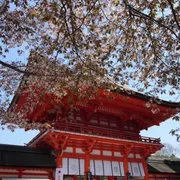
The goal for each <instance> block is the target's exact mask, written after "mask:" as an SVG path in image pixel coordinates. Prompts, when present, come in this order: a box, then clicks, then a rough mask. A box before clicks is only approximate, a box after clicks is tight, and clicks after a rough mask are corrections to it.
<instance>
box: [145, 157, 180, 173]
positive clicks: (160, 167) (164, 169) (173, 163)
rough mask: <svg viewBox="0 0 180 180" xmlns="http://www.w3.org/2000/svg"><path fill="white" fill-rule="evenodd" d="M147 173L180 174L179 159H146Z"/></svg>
mask: <svg viewBox="0 0 180 180" xmlns="http://www.w3.org/2000/svg"><path fill="white" fill-rule="evenodd" d="M147 163H148V171H149V173H178V174H180V160H170V159H168V160H166V159H160V158H153V159H148V161H147Z"/></svg>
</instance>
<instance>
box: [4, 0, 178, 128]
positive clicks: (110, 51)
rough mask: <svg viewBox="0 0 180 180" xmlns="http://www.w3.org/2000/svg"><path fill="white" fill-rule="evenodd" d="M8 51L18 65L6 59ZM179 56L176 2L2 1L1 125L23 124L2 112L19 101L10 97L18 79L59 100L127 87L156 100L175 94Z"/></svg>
mask: <svg viewBox="0 0 180 180" xmlns="http://www.w3.org/2000/svg"><path fill="white" fill-rule="evenodd" d="M11 49H15V50H16V52H17V54H18V55H19V58H18V60H16V59H14V57H13V56H12V57H11V58H9V59H8V58H7V57H8V53H9V52H10V51H11ZM24 52H28V53H29V57H28V58H26V59H24V58H22V55H23V53H24ZM179 55H180V1H179V0H33V1H27V0H3V1H1V2H0V91H1V93H0V119H1V122H2V124H4V123H6V122H7V119H8V122H18V124H21V121H22V119H21V118H20V117H18V116H17V115H12V114H11V113H12V112H11V113H10V112H8V111H7V108H8V107H9V104H10V102H11V99H12V96H13V94H15V93H16V94H17V93H21V92H20V91H21V90H20V89H19V91H16V89H17V87H18V86H19V83H20V82H21V81H22V78H23V80H24V81H25V82H26V84H24V86H25V85H27V86H28V84H31V87H33V84H34V85H36V86H37V88H39V89H41V88H42V87H43V89H44V90H45V91H46V92H51V93H55V94H57V95H58V96H63V94H64V89H66V88H67V89H69V90H71V91H72V92H74V93H77V94H78V93H79V94H81V93H80V89H81V88H80V87H82V85H83V84H85V85H86V86H88V87H91V88H92V89H96V88H103V89H108V90H111V89H114V88H116V87H117V86H118V87H119V86H130V87H132V88H134V89H136V90H137V91H139V92H143V93H148V94H150V95H151V96H154V97H157V96H158V94H166V93H169V94H170V95H173V94H177V93H178V92H179V90H180V86H179V80H180V79H179V75H180V69H179V65H180V57H179ZM167 86H168V91H167ZM31 92H33V93H34V95H33V98H35V94H36V93H35V92H34V91H33V88H32V89H31ZM33 93H32V94H33ZM36 98H38V97H36ZM10 119H11V120H10ZM23 126H25V125H23Z"/></svg>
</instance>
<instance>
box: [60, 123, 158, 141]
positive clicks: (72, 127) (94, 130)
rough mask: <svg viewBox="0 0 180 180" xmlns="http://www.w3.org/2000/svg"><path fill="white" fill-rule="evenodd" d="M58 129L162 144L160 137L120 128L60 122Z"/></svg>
mask: <svg viewBox="0 0 180 180" xmlns="http://www.w3.org/2000/svg"><path fill="white" fill-rule="evenodd" d="M57 129H59V130H63V131H69V132H76V133H83V134H91V135H97V136H104V137H111V138H118V139H125V140H133V141H140V142H144V143H155V144H160V138H150V137H144V136H139V135H133V134H127V133H122V132H120V131H118V130H112V129H111V130H110V129H108V128H107V129H105V128H98V127H93V126H82V125H79V124H70V123H69V124H67V123H64V124H63V123H59V124H58V127H57Z"/></svg>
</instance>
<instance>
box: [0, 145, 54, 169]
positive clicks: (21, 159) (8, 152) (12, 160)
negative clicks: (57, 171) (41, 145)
mask: <svg viewBox="0 0 180 180" xmlns="http://www.w3.org/2000/svg"><path fill="white" fill-rule="evenodd" d="M0 166H10V167H29V168H30V167H32V168H55V167H56V163H55V160H54V158H52V157H51V154H50V151H46V150H42V149H37V148H32V147H27V146H14V145H5V144H0Z"/></svg>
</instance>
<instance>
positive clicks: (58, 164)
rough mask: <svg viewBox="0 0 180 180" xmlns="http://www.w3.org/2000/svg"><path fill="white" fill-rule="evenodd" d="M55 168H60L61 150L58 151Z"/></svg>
mask: <svg viewBox="0 0 180 180" xmlns="http://www.w3.org/2000/svg"><path fill="white" fill-rule="evenodd" d="M56 167H57V168H62V153H61V150H58V154H57V159H56Z"/></svg>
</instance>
